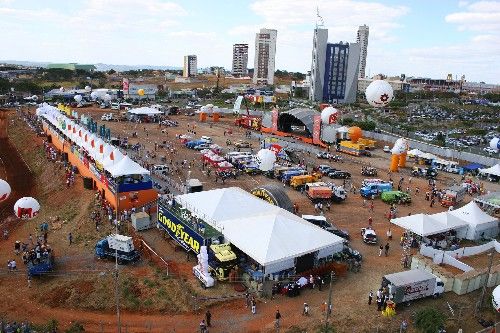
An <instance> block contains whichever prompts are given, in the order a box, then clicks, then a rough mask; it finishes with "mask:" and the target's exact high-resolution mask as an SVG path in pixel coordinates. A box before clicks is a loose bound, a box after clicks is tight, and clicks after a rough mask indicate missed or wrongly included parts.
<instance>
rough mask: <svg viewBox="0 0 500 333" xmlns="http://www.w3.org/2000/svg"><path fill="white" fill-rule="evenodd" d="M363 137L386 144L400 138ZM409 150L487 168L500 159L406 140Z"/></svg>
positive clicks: (372, 135) (366, 134) (364, 132)
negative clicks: (415, 149) (417, 150)
mask: <svg viewBox="0 0 500 333" xmlns="http://www.w3.org/2000/svg"><path fill="white" fill-rule="evenodd" d="M363 136H366V137H369V138H372V139H375V140H379V141H386V142H395V141H396V140H397V139H399V138H400V136H397V135H394V134H390V133H386V132H383V133H375V132H369V131H363ZM407 140H408V142H409V144H410V147H411V149H414V148H417V149H419V150H421V151H423V152H426V153H431V154H434V155H438V156H440V157H443V158H448V159H458V160H463V161H467V162H474V163H480V164H483V165H487V166H493V165H495V164H497V163H500V159H498V158H493V157H487V156H481V155H477V154H473V153H469V152H465V151H458V150H455V149H450V148H444V147H439V146H436V145H433V144H430V143H425V142H421V141H416V140H413V139H409V138H407Z"/></svg>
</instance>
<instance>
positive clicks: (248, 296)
mask: <svg viewBox="0 0 500 333" xmlns="http://www.w3.org/2000/svg"><path fill="white" fill-rule="evenodd" d="M249 306H250V293H249V292H248V291H247V292H246V293H245V307H247V308H248V307H249Z"/></svg>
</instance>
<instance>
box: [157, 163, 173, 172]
mask: <svg viewBox="0 0 500 333" xmlns="http://www.w3.org/2000/svg"><path fill="white" fill-rule="evenodd" d="M169 170H170V168H169V167H168V165H165V164H158V165H155V166H153V171H155V172H157V173H168V172H169Z"/></svg>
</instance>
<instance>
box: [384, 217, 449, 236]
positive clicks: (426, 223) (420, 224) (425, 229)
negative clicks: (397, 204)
mask: <svg viewBox="0 0 500 333" xmlns="http://www.w3.org/2000/svg"><path fill="white" fill-rule="evenodd" d="M391 223H393V224H395V225H398V226H400V227H401V228H403V229H407V230H410V231H411V232H413V233H415V234H417V235H420V236H422V237H425V236H430V235H435V234H439V233H442V232H445V231H448V230H451V229H453V228H452V227H449V226H446V225H445V224H442V223H440V222H439V221H437V220H436V219H434V218H433V217H431V216H429V215H426V214H416V215H410V216H405V217H399V218H396V219H392V220H391Z"/></svg>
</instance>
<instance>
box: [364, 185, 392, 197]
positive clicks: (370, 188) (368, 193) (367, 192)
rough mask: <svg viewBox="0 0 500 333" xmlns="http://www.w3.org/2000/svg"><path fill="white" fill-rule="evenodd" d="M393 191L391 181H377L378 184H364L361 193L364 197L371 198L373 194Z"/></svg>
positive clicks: (377, 194)
mask: <svg viewBox="0 0 500 333" xmlns="http://www.w3.org/2000/svg"><path fill="white" fill-rule="evenodd" d="M386 191H392V185H391V184H390V183H376V184H368V185H366V186H363V187H362V188H361V189H360V190H359V193H360V194H361V196H362V197H364V198H371V197H373V196H375V197H377V196H379V195H380V194H381V193H382V192H386Z"/></svg>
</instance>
